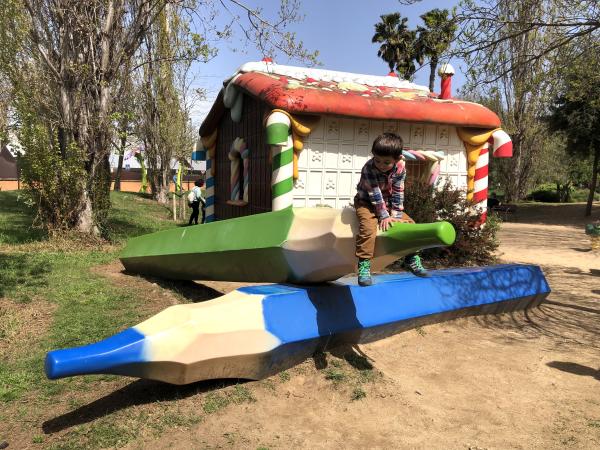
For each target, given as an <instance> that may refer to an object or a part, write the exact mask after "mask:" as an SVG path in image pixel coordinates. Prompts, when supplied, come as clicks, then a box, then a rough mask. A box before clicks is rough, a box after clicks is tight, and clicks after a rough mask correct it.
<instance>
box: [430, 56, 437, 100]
mask: <svg viewBox="0 0 600 450" xmlns="http://www.w3.org/2000/svg"><path fill="white" fill-rule="evenodd" d="M437 65H438V59H437V58H431V61H430V62H429V68H430V72H429V90H430V91H431V92H433V88H434V85H435V70H436V69H437Z"/></svg>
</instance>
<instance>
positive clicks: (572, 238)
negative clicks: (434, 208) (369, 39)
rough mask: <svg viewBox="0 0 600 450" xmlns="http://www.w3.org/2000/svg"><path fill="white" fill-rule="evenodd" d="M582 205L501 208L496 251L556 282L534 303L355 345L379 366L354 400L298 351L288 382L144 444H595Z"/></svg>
mask: <svg viewBox="0 0 600 450" xmlns="http://www.w3.org/2000/svg"><path fill="white" fill-rule="evenodd" d="M599 211H600V209H599V207H598V206H595V211H594V213H595V215H594V218H595V219H598V218H599ZM582 213H583V205H566V206H564V205H563V206H561V207H551V206H546V207H539V206H531V207H523V208H521V209H519V210H518V211H517V212H516V213H514V214H511V215H510V216H509V217H506V218H505V219H506V222H505V223H504V224H503V226H502V230H501V232H500V236H499V237H500V242H501V246H500V249H499V254H500V256H501V258H502V260H503V261H506V262H522V263H534V264H539V265H541V266H542V267H543V270H544V273H545V274H546V277H547V279H548V282H549V284H550V286H551V287H552V294H551V295H550V296H549V297H548V299H547V301H546V302H545V303H544V304H543V305H542V306H541V307H539V308H537V309H535V310H531V311H528V312H525V313H524V312H519V313H513V314H505V315H502V316H494V317H480V318H469V319H461V320H457V321H452V322H447V323H442V324H437V325H431V326H427V327H423V328H422V329H417V330H413V331H409V332H405V333H402V334H399V335H396V336H393V337H391V338H388V339H385V340H382V341H378V342H375V343H372V344H369V345H361V346H360V348H358V349H355V350H354V351H358V352H359V353H360V354H362V355H364V356H366V358H367V359H368V361H369V362H370V363H371V364H372V365H373V366H374V368H375V370H376V371H378V372H380V377H378V378H376V379H375V380H374V381H372V382H370V383H367V384H364V385H363V388H364V391H365V394H366V395H365V396H364V398H361V399H360V400H354V401H353V400H351V395H350V394H351V393H350V391H349V390H350V388H349V387H347V386H340V385H338V386H337V387H336V386H335V385H333V387H332V383H331V382H330V381H329V380H327V379H326V377H324V376H323V371H324V369H323V368H322V367H323V364H319V363H318V362H317V361H316V360H315V361H306V362H305V363H304V364H302V365H300V366H299V367H297V368H295V369H292V371H291V378H290V380H289V381H288V382H287V383H283V384H282V383H275V381H277V380H275V381H273V380H271V381H273V383H271V387H269V386H270V384H269V381H270V380H266V381H263V382H250V383H248V385H249V387H251V388H252V391H253V393H254V395H255V397H256V400H257V401H256V403H253V404H250V405H248V404H241V405H231V406H229V407H228V408H226V409H224V410H223V411H219V412H218V413H216V414H213V415H211V416H208V417H207V418H206V420H204V421H203V422H202V423H201V424H199V425H198V426H196V427H194V428H192V429H190V430H186V431H185V432H182V433H170V434H169V435H164V436H162V438H160V439H159V440H158V441H154V442H152V446H154V447H155V448H178V449H179V448H181V449H187V448H260V447H264V448H269V449H272V448H306V449H315V448H357V449H359V448H360V449H362V448H382V449H388V448H428V449H431V448H434V449H473V450H474V449H532V448H536V449H550V448H563V447H569V448H580V449H591V448H600V384H599V382H600V370H599V367H600V338H599V337H600V322H599V319H600V278H599V277H600V255H593V254H592V252H591V251H590V245H589V240H588V239H587V236H586V235H585V234H584V231H583V225H584V224H585V223H586V222H588V221H589V220H590V219H583V218H581V217H580V216H581V215H582ZM206 284H207V285H210V283H206ZM223 287H224V286H223V285H222V284H221V285H220V286H219V288H221V289H222V288H223ZM326 359H327V361H329V363H330V364H331V363H335V362H336V359H335V355H326ZM272 385H275V387H274V388H273V387H272ZM149 443H150V442H149V441H144V442H136V443H135V444H134V445H131V446H130V448H135V449H137V448H140V449H141V448H146V447H147V446H148V445H149Z"/></svg>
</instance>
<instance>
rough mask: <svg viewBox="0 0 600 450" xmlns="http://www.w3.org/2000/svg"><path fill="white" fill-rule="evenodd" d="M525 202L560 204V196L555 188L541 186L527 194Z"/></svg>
mask: <svg viewBox="0 0 600 450" xmlns="http://www.w3.org/2000/svg"><path fill="white" fill-rule="evenodd" d="M527 200H533V201H534V202H545V203H558V202H560V195H559V193H558V192H557V191H556V187H555V186H553V185H549V184H543V185H541V186H540V187H539V188H537V189H536V190H535V191H533V192H532V193H531V194H529V195H528V196H527Z"/></svg>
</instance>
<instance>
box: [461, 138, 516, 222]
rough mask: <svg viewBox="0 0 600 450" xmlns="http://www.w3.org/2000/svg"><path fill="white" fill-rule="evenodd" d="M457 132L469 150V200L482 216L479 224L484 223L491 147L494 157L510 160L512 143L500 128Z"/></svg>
mask: <svg viewBox="0 0 600 450" xmlns="http://www.w3.org/2000/svg"><path fill="white" fill-rule="evenodd" d="M456 131H457V133H458V136H459V137H460V139H461V140H462V141H463V142H464V144H465V148H466V150H467V160H468V164H469V166H468V169H467V175H468V190H467V199H469V200H471V201H472V202H473V206H474V208H475V209H476V210H477V211H479V213H480V214H481V218H480V221H479V223H484V222H485V220H486V218H487V196H488V165H489V146H490V145H492V155H493V156H495V157H498V158H510V157H511V156H512V141H511V140H510V137H509V136H508V134H506V132H505V131H503V130H502V129H500V128H498V129H495V130H488V131H482V130H479V129H469V128H457V129H456Z"/></svg>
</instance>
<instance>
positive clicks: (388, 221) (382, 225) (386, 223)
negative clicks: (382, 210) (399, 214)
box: [379, 217, 394, 231]
mask: <svg viewBox="0 0 600 450" xmlns="http://www.w3.org/2000/svg"><path fill="white" fill-rule="evenodd" d="M392 222H394V219H392V218H391V217H386V218H385V219H381V221H380V222H379V229H380V230H381V231H387V230H388V228H389V227H391V226H392Z"/></svg>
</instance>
